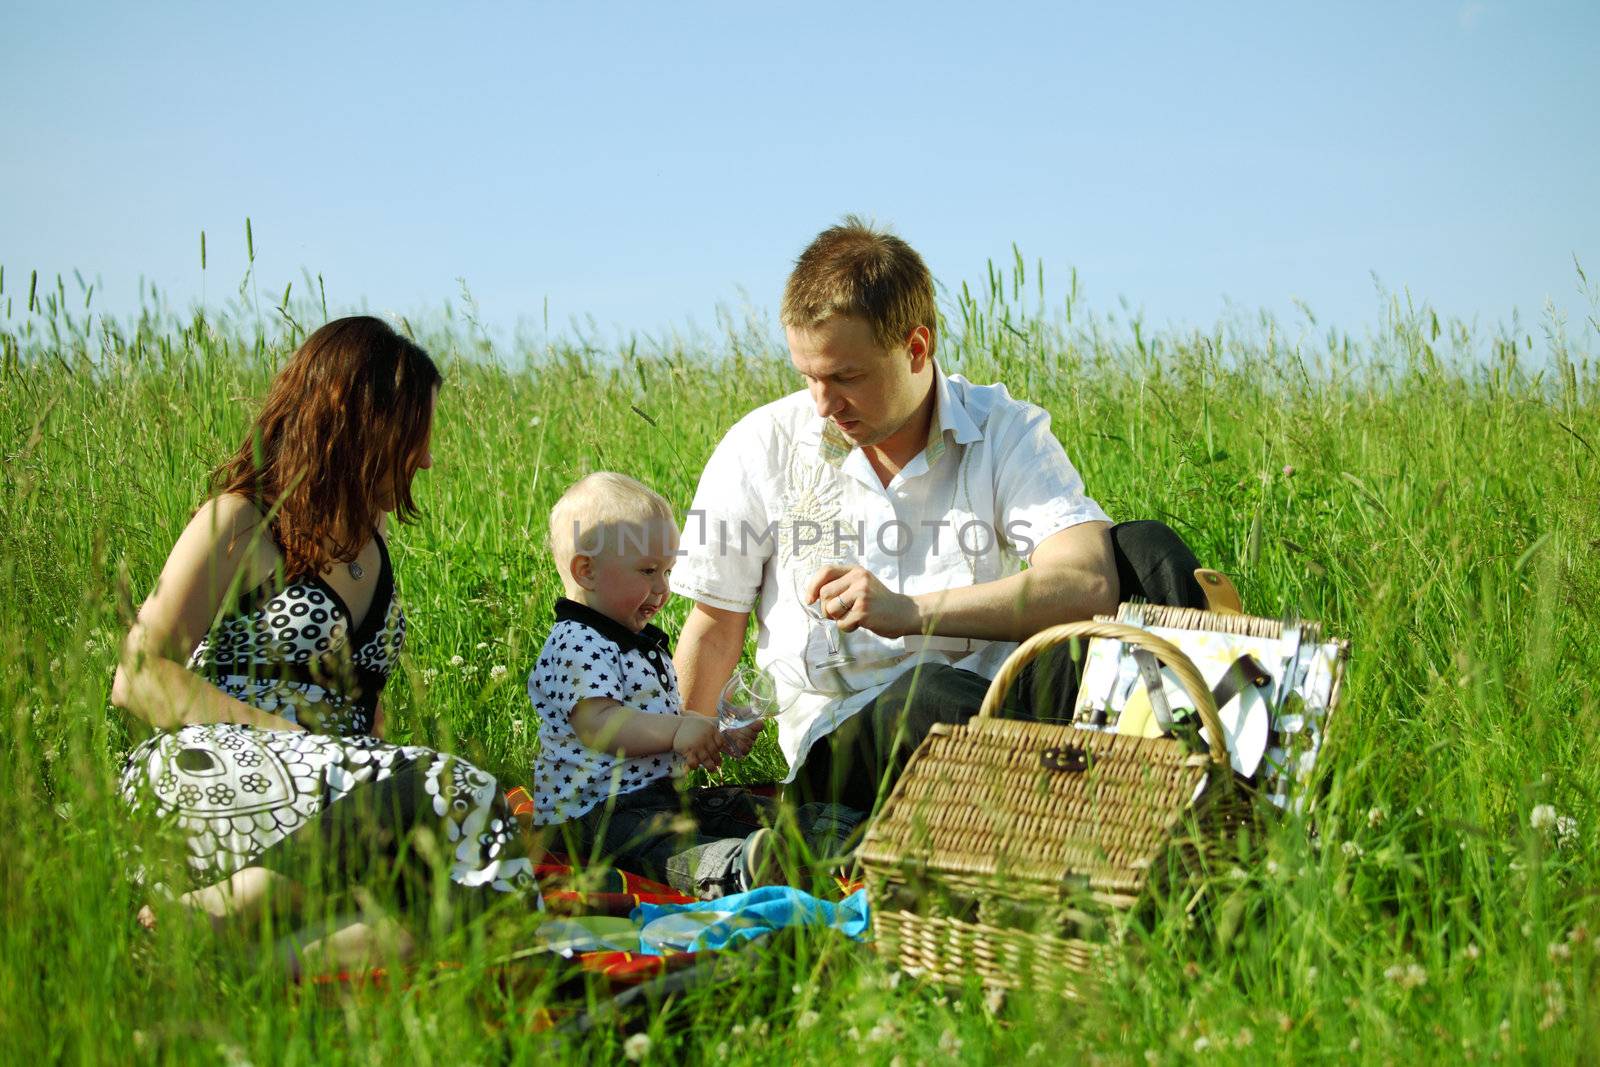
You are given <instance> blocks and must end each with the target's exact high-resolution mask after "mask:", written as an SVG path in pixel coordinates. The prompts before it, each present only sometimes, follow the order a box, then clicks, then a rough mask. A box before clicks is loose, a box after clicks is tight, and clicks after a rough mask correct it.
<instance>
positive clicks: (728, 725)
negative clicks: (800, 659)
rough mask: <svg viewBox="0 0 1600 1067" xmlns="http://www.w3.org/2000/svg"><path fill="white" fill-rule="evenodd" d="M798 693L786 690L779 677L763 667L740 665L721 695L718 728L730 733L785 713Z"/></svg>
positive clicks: (718, 704)
mask: <svg viewBox="0 0 1600 1067" xmlns="http://www.w3.org/2000/svg"><path fill="white" fill-rule="evenodd" d="M793 699H794V696H793V693H792V691H791V692H790V693H783V692H781V691H780V690H779V688H778V683H777V680H776V679H774V678H773V677H772V674H771V673H770V672H768V671H765V670H762V669H761V668H760V667H753V666H749V665H747V664H740V665H739V666H737V667H735V668H734V669H733V675H732V676H731V677H730V678H729V679H728V684H727V685H725V686H723V687H722V695H721V696H719V697H718V698H717V729H719V730H721V731H722V732H724V733H726V732H728V731H729V730H740V729H743V728H744V727H746V726H754V725H755V724H756V723H758V722H766V721H767V720H768V719H772V718H776V717H777V716H778V715H781V714H782V713H783V712H784V710H785V709H786V708H788V706H789V704H790V703H792V702H793Z"/></svg>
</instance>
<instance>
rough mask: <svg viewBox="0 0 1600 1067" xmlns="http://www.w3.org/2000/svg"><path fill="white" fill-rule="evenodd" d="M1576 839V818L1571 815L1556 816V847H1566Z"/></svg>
mask: <svg viewBox="0 0 1600 1067" xmlns="http://www.w3.org/2000/svg"><path fill="white" fill-rule="evenodd" d="M1577 839H1578V820H1577V819H1575V818H1573V817H1572V816H1571V815H1557V816H1556V847H1557V848H1566V847H1567V846H1568V845H1571V844H1575V843H1576V842H1577Z"/></svg>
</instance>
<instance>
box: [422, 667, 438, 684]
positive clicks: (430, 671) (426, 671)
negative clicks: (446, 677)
mask: <svg viewBox="0 0 1600 1067" xmlns="http://www.w3.org/2000/svg"><path fill="white" fill-rule="evenodd" d="M437 677H439V668H437V667H425V668H423V671H422V681H423V683H424V684H432V682H433V680H434V679H435V678H437Z"/></svg>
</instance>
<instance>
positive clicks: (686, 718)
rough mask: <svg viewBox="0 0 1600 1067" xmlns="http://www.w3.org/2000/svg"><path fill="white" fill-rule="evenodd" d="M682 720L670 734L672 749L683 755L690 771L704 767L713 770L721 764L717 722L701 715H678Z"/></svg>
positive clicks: (685, 764)
mask: <svg viewBox="0 0 1600 1067" xmlns="http://www.w3.org/2000/svg"><path fill="white" fill-rule="evenodd" d="M679 718H681V719H682V720H683V721H682V722H680V723H679V724H678V729H677V730H676V731H675V732H674V733H673V735H672V751H674V752H676V753H678V755H680V756H682V757H683V763H684V766H686V767H688V768H689V769H690V770H691V771H692V770H695V769H697V768H700V767H704V768H705V769H706V770H708V771H714V770H716V769H717V768H719V767H721V766H722V746H721V739H720V737H719V736H718V730H717V722H716V720H715V719H708V718H705V717H704V716H701V715H682V716H679Z"/></svg>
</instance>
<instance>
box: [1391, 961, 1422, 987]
mask: <svg viewBox="0 0 1600 1067" xmlns="http://www.w3.org/2000/svg"><path fill="white" fill-rule="evenodd" d="M1383 976H1384V977H1385V978H1387V979H1388V980H1389V981H1391V982H1393V983H1394V984H1395V985H1397V986H1399V987H1400V988H1401V989H1416V988H1417V987H1419V986H1425V985H1427V984H1428V972H1427V970H1426V969H1425V968H1424V967H1423V966H1422V965H1421V964H1420V963H1405V964H1400V963H1396V964H1395V965H1394V966H1392V967H1390V968H1388V969H1387V970H1385V971H1384V972H1383Z"/></svg>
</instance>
